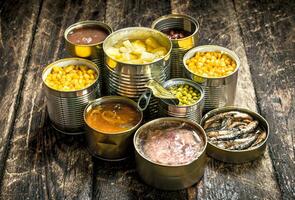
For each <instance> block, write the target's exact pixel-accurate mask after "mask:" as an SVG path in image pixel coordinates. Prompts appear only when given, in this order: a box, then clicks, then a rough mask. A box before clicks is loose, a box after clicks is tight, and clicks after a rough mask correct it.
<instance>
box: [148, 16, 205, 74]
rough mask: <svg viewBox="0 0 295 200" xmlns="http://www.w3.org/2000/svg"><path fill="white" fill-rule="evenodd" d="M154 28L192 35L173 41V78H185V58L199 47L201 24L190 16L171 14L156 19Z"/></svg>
mask: <svg viewBox="0 0 295 200" xmlns="http://www.w3.org/2000/svg"><path fill="white" fill-rule="evenodd" d="M152 28H154V29H156V30H159V31H165V30H169V29H171V30H173V29H176V30H183V31H186V32H189V33H191V35H189V36H186V37H184V38H180V39H171V41H172V46H173V48H172V51H171V78H182V77H184V76H185V75H184V69H183V68H184V66H183V62H182V59H183V56H184V54H185V53H186V52H187V51H188V50H190V49H191V48H193V47H195V46H196V45H197V42H198V40H199V23H198V21H197V20H196V19H195V18H193V17H191V16H188V15H182V14H170V15H165V16H162V17H160V18H158V19H156V20H155V21H154V22H153V23H152Z"/></svg>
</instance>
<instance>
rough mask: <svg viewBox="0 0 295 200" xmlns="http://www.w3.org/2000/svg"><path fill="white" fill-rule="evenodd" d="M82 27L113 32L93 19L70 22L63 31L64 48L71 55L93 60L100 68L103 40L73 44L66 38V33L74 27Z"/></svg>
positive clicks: (102, 58)
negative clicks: (93, 42)
mask: <svg viewBox="0 0 295 200" xmlns="http://www.w3.org/2000/svg"><path fill="white" fill-rule="evenodd" d="M84 27H87V28H89V27H91V28H99V29H102V30H104V31H105V33H106V34H108V35H109V34H111V33H112V32H113V30H112V28H111V27H110V26H109V25H107V24H105V23H103V22H99V21H95V20H87V21H81V22H77V23H75V24H72V25H71V26H69V27H68V28H67V29H66V30H65V33H64V39H65V41H66V48H67V50H68V52H69V53H70V54H71V56H75V57H80V58H85V59H88V60H91V61H93V62H94V63H95V64H97V66H98V67H99V68H100V69H101V68H102V66H103V63H104V54H103V49H102V44H103V41H101V42H99V43H95V44H87V45H86V44H85V45H82V44H74V43H73V42H71V41H70V40H69V39H68V35H69V34H70V33H71V32H72V31H74V30H75V29H81V28H84Z"/></svg>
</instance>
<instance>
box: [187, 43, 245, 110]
mask: <svg viewBox="0 0 295 200" xmlns="http://www.w3.org/2000/svg"><path fill="white" fill-rule="evenodd" d="M197 52H222V53H224V54H227V55H228V56H230V57H231V58H232V59H233V60H234V61H235V62H236V64H237V67H236V69H235V71H234V72H233V73H231V74H230V75H228V76H224V77H220V78H209V77H203V76H200V75H197V74H195V73H194V72H192V71H191V70H190V69H189V68H188V66H187V64H186V60H188V59H189V58H191V57H193V56H194V55H195V54H196V53H197ZM183 63H184V66H185V73H186V76H187V77H188V78H190V79H191V80H193V81H195V82H197V83H199V84H200V85H202V87H203V89H204V92H205V106H204V110H205V112H207V111H210V110H212V109H215V108H219V107H224V106H232V105H234V101H235V95H236V86H237V79H238V72H239V68H240V59H239V58H238V56H237V54H236V53H234V52H233V51H231V50H229V49H227V48H224V47H221V46H216V45H204V46H198V47H196V48H193V49H192V50H190V51H188V52H187V53H186V54H185V55H184V57H183Z"/></svg>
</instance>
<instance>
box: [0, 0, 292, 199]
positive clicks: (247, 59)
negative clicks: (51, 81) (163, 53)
mask: <svg viewBox="0 0 295 200" xmlns="http://www.w3.org/2000/svg"><path fill="white" fill-rule="evenodd" d="M294 10H295V3H294V1H293V2H292V1H282V2H278V1H271V2H266V1H263V3H258V2H257V1H250V0H243V1H242V0H241V1H229V0H221V1H213V0H204V1H195V2H192V1H181V0H179V1H178V0H172V1H157V0H153V1H137V0H136V1H118V0H107V1H100V0H99V1H83V2H80V1H74V0H72V1H65V2H63V1H56V0H22V1H16V0H6V1H1V2H0V13H1V18H0V83H1V84H0V95H1V97H0V111H1V115H0V122H1V124H0V188H1V191H0V198H1V199H5V200H6V199H212V200H213V199H214V200H215V199H294V197H295V165H294V152H295V150H294V148H295V146H294V145H295V143H294V139H295V137H294V132H295V59H294V52H295V34H294V32H295V16H294ZM171 12H172V13H184V14H189V15H192V16H193V17H196V18H197V19H198V21H199V22H200V27H201V28H200V42H199V44H200V45H202V44H217V45H222V46H225V47H228V48H230V49H232V50H234V51H235V52H236V53H237V54H238V55H239V57H240V59H241V64H242V66H241V70H240V73H239V80H238V90H237V97H236V105H239V106H243V107H248V108H250V109H252V110H258V111H259V112H260V113H261V114H262V115H263V116H265V117H266V119H267V120H268V122H269V124H270V129H271V132H270V139H269V144H268V148H267V150H266V152H265V153H264V155H263V156H262V157H261V158H259V159H258V160H256V161H253V162H249V163H245V164H239V165H234V164H226V163H222V162H218V161H216V160H213V159H211V158H208V164H207V167H206V170H205V175H204V177H203V179H202V180H201V181H200V182H199V183H198V184H196V185H194V186H192V187H190V188H188V189H186V190H181V191H175V192H165V191H160V190H156V189H154V188H152V187H149V186H147V185H145V184H144V183H143V182H142V181H141V180H140V179H139V177H138V175H137V174H136V171H135V166H134V165H135V164H134V161H133V160H132V159H130V160H127V161H125V162H121V163H108V162H103V161H100V160H97V159H94V158H92V157H91V156H90V155H89V153H88V152H87V150H86V148H85V145H84V140H83V137H82V136H81V137H79V136H78V137H77V136H76V137H71V136H65V135H63V134H60V133H58V132H56V131H54V130H53V129H52V128H51V126H50V124H49V120H48V116H47V113H46V109H45V108H46V101H45V98H44V92H43V90H42V80H41V73H42V69H43V68H44V67H45V66H46V65H47V64H49V63H51V62H53V61H55V60H57V59H59V58H64V57H68V56H69V55H68V54H67V53H66V51H65V42H64V40H63V33H64V30H65V28H66V27H68V26H69V25H71V24H73V23H74V22H77V21H80V20H86V19H95V20H101V21H104V22H106V23H108V24H110V25H111V26H112V27H113V28H114V29H115V30H117V29H119V28H123V27H127V26H150V25H151V22H152V21H153V20H154V19H156V18H157V17H159V16H161V15H165V14H169V13H171Z"/></svg>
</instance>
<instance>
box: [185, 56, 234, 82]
mask: <svg viewBox="0 0 295 200" xmlns="http://www.w3.org/2000/svg"><path fill="white" fill-rule="evenodd" d="M186 64H187V66H188V68H189V69H190V70H191V71H192V72H193V73H195V74H196V75H199V76H202V77H208V78H219V77H224V76H228V75H230V74H231V73H233V72H234V71H235V69H236V67H237V64H236V62H235V61H234V60H233V59H232V58H231V57H230V56H228V55H227V54H224V53H222V52H197V53H196V54H195V56H193V57H192V58H190V59H188V60H186Z"/></svg>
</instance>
